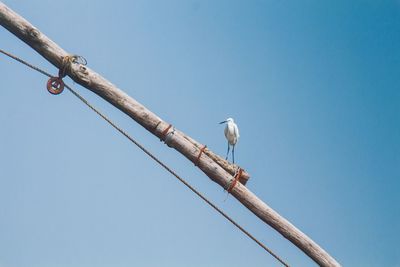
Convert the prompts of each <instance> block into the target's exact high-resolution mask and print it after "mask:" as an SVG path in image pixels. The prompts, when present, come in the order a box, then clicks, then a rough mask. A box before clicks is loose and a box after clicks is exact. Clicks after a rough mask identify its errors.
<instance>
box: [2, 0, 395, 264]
mask: <svg viewBox="0 0 400 267" xmlns="http://www.w3.org/2000/svg"><path fill="white" fill-rule="evenodd" d="M4 3H6V4H7V5H9V6H10V7H11V8H12V9H14V10H15V11H17V12H18V13H20V14H21V15H22V16H24V17H25V18H26V19H28V20H29V21H30V22H31V23H33V24H34V25H35V26H37V27H38V28H39V29H40V30H41V31H42V32H44V33H45V34H46V35H48V36H49V37H50V38H52V39H53V40H54V41H55V42H57V43H58V44H59V45H60V46H61V47H63V48H64V49H66V50H67V51H69V52H71V53H75V54H80V55H83V56H84V57H85V58H86V59H87V60H88V62H89V67H91V68H92V69H94V70H96V71H97V72H99V73H100V74H102V75H103V76H105V77H106V78H107V79H109V80H110V81H112V82H113V83H114V84H116V85H117V86H119V87H120V88H121V89H122V90H124V91H125V92H127V93H128V94H129V95H131V96H132V97H133V98H135V99H136V100H138V101H139V102H141V103H142V104H144V105H145V106H146V107H148V108H149V109H150V110H152V111H153V112H155V113H156V114H158V115H159V116H160V117H161V118H163V119H164V120H166V121H168V122H171V123H172V124H174V125H175V126H176V127H177V128H178V129H180V130H182V131H184V132H185V133H187V134H189V135H190V136H192V137H193V138H195V139H197V140H198V141H200V142H201V143H204V144H207V146H208V147H209V148H211V149H212V150H213V151H215V152H217V153H219V154H221V155H224V153H225V150H226V143H225V139H224V136H223V127H222V126H220V125H218V124H217V123H218V122H219V121H221V120H223V119H225V118H226V117H233V118H235V121H236V122H237V123H238V125H239V128H240V131H241V139H240V141H239V143H238V145H237V147H236V159H237V161H238V163H239V164H240V165H241V166H242V167H244V168H245V169H246V170H248V172H249V173H250V174H251V175H252V178H251V180H250V181H249V183H248V187H249V188H250V190H252V191H253V192H254V193H256V194H257V195H258V196H259V197H260V198H261V199H263V200H264V201H265V202H266V203H267V204H268V205H270V206H271V207H272V208H274V209H275V210H276V211H278V212H279V213H280V214H282V215H283V216H284V217H286V218H287V219H288V220H289V221H291V222H292V223H293V224H294V225H296V226H297V227H298V228H300V229H301V230H302V231H304V232H305V233H306V234H307V235H309V236H310V237H311V238H312V239H313V240H315V241H316V242H317V243H318V244H320V245H321V246H322V247H323V248H324V249H326V250H327V251H328V252H329V253H330V254H331V255H332V256H333V257H335V258H336V259H337V260H338V261H339V262H340V263H341V264H343V265H344V266H366V267H368V266H396V267H398V266H400V249H399V246H398V244H399V242H400V235H399V234H398V233H399V232H400V208H399V202H400V195H399V194H398V191H399V189H400V180H399V178H400V167H399V166H400V108H399V103H400V90H399V89H400V82H399V70H400V52H399V44H400V35H399V32H400V2H399V1H331V2H326V1H324V2H322V1H304V2H302V3H300V2H298V1H94V0H82V1H77V0H70V1H50V0H47V1H45V0H38V1H10V0H9V1H4ZM0 40H1V48H2V49H5V50H7V51H10V52H12V53H14V54H16V55H19V56H21V57H22V58H24V59H26V60H29V61H30V62H32V63H34V64H36V65H38V66H41V67H43V68H45V69H47V70H48V71H49V72H52V73H54V74H56V73H57V70H56V69H55V68H54V67H52V66H51V65H50V64H49V63H47V62H46V61H45V60H44V59H43V58H41V57H40V56H39V55H37V54H36V52H34V51H33V50H32V49H30V48H28V47H27V46H26V45H25V44H24V43H22V42H21V41H19V40H18V39H17V38H16V37H14V36H13V35H11V34H10V33H8V32H7V31H6V30H4V29H3V28H1V29H0ZM0 68H1V80H0V86H1V88H2V90H0V122H1V125H2V130H1V131H0V148H1V150H0V162H1V163H0V164H1V168H0V218H1V220H0V236H1V238H0V266H1V267H22V266H41V267H42V266H43V267H46V266H60V267H64V266H65V267H67V266H68V267H69V266H100V267H102V266H104V267H105V266H117V267H125V266H174V267H175V266H199V267H200V266H230V267H233V266H278V263H277V262H276V261H275V260H274V259H273V258H272V257H271V256H269V255H268V254H266V253H264V252H263V251H262V250H261V249H260V248H259V247H258V246H257V245H256V244H255V243H253V242H252V241H250V240H249V239H248V238H247V237H246V236H244V235H243V234H242V233H241V232H239V231H237V230H236V229H235V228H234V226H232V225H231V224H230V223H229V222H227V221H226V220H225V219H223V218H222V217H221V216H219V215H218V214H216V213H215V212H214V211H213V210H211V209H210V208H209V207H208V206H206V205H205V204H204V203H203V202H201V201H200V200H199V199H197V198H196V197H195V196H194V195H193V194H192V193H191V192H190V191H189V190H187V189H186V188H185V187H183V186H182V185H181V184H180V183H178V182H177V181H176V180H175V179H174V178H173V177H171V175H169V174H168V173H166V172H165V171H164V170H163V169H161V168H160V167H159V166H157V165H156V164H155V163H154V162H153V161H151V160H150V159H149V158H148V157H146V156H145V155H144V154H143V153H142V152H140V151H139V150H138V149H137V148H135V147H134V146H132V145H131V144H130V143H129V142H128V141H127V140H126V139H125V138H123V137H122V136H121V135H120V134H118V133H117V132H116V131H115V130H113V129H112V128H111V127H109V126H108V125H107V124H106V123H105V122H104V121H102V120H101V119H99V118H98V117H97V116H96V115H95V114H94V113H93V112H92V111H90V110H89V109H88V108H86V107H85V106H84V105H83V104H82V103H80V102H79V101H78V100H77V99H76V98H75V97H74V96H72V95H71V94H70V93H69V92H64V93H63V94H62V95H59V96H52V95H50V94H49V93H48V92H47V91H46V89H45V83H46V78H45V77H44V76H41V75H40V74H38V73H35V72H33V71H30V70H29V69H27V68H26V67H24V66H22V65H20V64H17V63H15V62H11V61H10V60H9V59H7V58H5V57H3V56H1V57H0ZM67 82H69V83H70V84H73V82H72V81H70V80H69V79H67ZM74 87H75V88H77V90H78V91H79V92H81V93H82V94H83V95H85V96H86V97H87V98H88V99H89V100H90V101H91V102H92V103H94V104H95V105H96V106H97V107H99V108H100V109H101V110H102V111H104V112H105V113H107V114H108V115H109V116H110V117H111V118H112V119H113V120H115V121H116V122H118V124H119V125H121V126H122V127H123V128H124V129H126V130H127V131H128V132H129V133H130V134H131V135H132V136H134V137H135V138H136V139H137V140H138V141H140V142H141V143H143V144H144V145H145V146H146V147H148V148H149V149H150V150H151V151H153V152H154V153H155V154H156V155H158V156H159V157H160V158H161V159H163V160H164V161H165V162H166V163H168V164H169V165H170V166H171V167H172V168H174V169H176V170H177V172H178V173H179V174H181V175H182V176H184V177H185V178H187V180H188V181H189V182H191V183H192V184H193V185H194V186H195V187H196V188H198V189H199V190H200V191H202V192H204V193H205V194H206V195H207V196H208V197H209V198H211V199H212V200H213V201H215V202H216V203H217V205H218V206H220V207H222V208H223V209H224V210H225V211H227V212H228V213H229V214H230V215H231V216H233V217H234V218H236V219H237V220H238V221H239V222H240V223H241V224H243V225H244V226H245V227H246V228H247V229H248V230H249V231H250V232H251V233H253V234H254V235H256V236H257V237H258V238H259V239H261V240H262V241H263V242H265V243H266V244H267V246H268V247H270V248H271V249H272V250H274V251H275V252H276V253H277V254H279V255H280V256H281V257H282V258H284V259H285V260H286V261H287V262H289V263H290V264H291V265H293V266H313V262H312V261H311V260H310V259H309V258H308V257H307V256H305V255H304V254H303V253H302V252H300V251H299V250H298V249H297V248H296V247H295V246H294V245H292V244H291V243H290V242H288V241H287V240H286V239H284V238H283V237H282V236H281V235H280V234H278V233H276V232H275V231H274V230H273V229H271V228H270V227H269V226H267V225H265V224H264V223H262V222H261V221H260V220H259V219H257V218H256V217H255V216H253V215H252V214H251V213H250V212H249V211H248V210H246V209H245V208H244V207H243V206H242V205H240V203H238V202H237V201H236V200H235V199H234V198H232V197H230V198H228V199H227V200H226V201H224V200H225V198H226V194H225V193H224V192H223V191H222V189H221V188H220V187H219V186H217V185H216V184H214V183H213V182H211V181H210V180H209V179H208V178H207V177H206V176H204V175H203V174H202V173H201V172H200V171H199V170H198V169H196V168H194V167H193V164H191V163H190V162H188V161H187V160H186V159H184V158H183V157H182V156H181V155H179V154H177V153H176V152H175V151H173V150H171V149H169V148H167V147H166V146H164V145H163V144H162V143H160V142H159V140H158V139H157V138H154V137H153V136H151V135H150V134H148V133H147V132H146V131H145V130H144V129H142V128H141V127H140V126H138V125H137V124H136V123H135V122H134V121H132V120H130V119H129V118H128V117H127V116H126V115H124V114H122V113H121V112H119V111H118V110H116V109H115V108H113V107H112V106H111V105H110V104H108V103H106V102H105V101H103V100H102V99H100V98H99V97H97V96H95V95H93V94H92V93H90V92H88V91H87V90H86V89H84V88H81V87H79V86H78V85H76V84H75V85H74Z"/></svg>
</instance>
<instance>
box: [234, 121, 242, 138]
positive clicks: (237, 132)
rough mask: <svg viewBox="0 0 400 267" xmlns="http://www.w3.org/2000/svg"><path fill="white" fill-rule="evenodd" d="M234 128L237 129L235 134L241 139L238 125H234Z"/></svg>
mask: <svg viewBox="0 0 400 267" xmlns="http://www.w3.org/2000/svg"><path fill="white" fill-rule="evenodd" d="M233 130H234V131H235V136H236V139H239V136H240V135H239V128H238V127H237V125H236V124H235V126H234V127H233Z"/></svg>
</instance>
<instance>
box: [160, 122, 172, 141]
mask: <svg viewBox="0 0 400 267" xmlns="http://www.w3.org/2000/svg"><path fill="white" fill-rule="evenodd" d="M171 127H172V124H170V125H168V127H167V128H165V130H164V131H163V132H162V133H161V135H162V139H161V141H163V139H165V136H166V135H167V133H168V131H169V129H171Z"/></svg>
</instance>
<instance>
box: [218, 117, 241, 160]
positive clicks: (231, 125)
mask: <svg viewBox="0 0 400 267" xmlns="http://www.w3.org/2000/svg"><path fill="white" fill-rule="evenodd" d="M223 123H226V126H225V130H224V133H225V137H226V139H227V140H228V152H226V158H225V159H226V160H227V159H228V155H229V150H230V148H231V146H232V162H233V163H235V145H236V143H237V142H238V141H239V128H238V127H237V125H236V123H235V122H234V121H233V119H232V118H227V119H226V120H225V121H221V122H220V123H219V124H223Z"/></svg>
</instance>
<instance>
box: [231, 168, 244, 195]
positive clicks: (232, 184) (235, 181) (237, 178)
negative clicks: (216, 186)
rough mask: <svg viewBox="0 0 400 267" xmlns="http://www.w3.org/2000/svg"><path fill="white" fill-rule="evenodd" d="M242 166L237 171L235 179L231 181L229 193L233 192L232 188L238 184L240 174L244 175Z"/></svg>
mask: <svg viewBox="0 0 400 267" xmlns="http://www.w3.org/2000/svg"><path fill="white" fill-rule="evenodd" d="M242 172H243V170H242V168H239V170H238V171H237V173H236V175H235V177H234V178H233V181H232V182H231V183H230V185H229V187H228V190H227V191H228V193H231V192H232V189H233V188H234V187H235V185H236V184H237V182H238V181H239V178H240V176H242Z"/></svg>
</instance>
